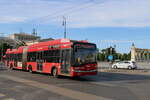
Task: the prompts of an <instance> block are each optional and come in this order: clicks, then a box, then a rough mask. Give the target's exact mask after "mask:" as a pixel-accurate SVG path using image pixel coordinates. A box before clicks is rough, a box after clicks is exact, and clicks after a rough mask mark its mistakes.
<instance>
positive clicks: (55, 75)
mask: <svg viewBox="0 0 150 100" xmlns="http://www.w3.org/2000/svg"><path fill="white" fill-rule="evenodd" d="M52 75H53V77H58V74H57V68H56V67H54V68H53V69H52Z"/></svg>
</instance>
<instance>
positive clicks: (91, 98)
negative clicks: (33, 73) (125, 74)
mask: <svg viewBox="0 0 150 100" xmlns="http://www.w3.org/2000/svg"><path fill="white" fill-rule="evenodd" d="M0 77H3V78H7V79H10V80H13V81H16V82H20V83H24V84H27V85H30V86H33V87H36V88H41V89H45V90H47V91H50V92H53V93H56V94H60V95H63V96H66V97H69V98H72V99H77V100H112V99H110V98H104V97H101V96H96V95H93V94H89V93H84V92H80V91H74V90H71V89H66V88H62V87H57V86H54V85H50V84H45V83H40V82H37V81H32V80H27V79H22V78H19V77H15V76H9V75H0Z"/></svg>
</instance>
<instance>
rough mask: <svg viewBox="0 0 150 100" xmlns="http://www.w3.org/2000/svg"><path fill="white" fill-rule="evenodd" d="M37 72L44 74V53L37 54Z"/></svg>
mask: <svg viewBox="0 0 150 100" xmlns="http://www.w3.org/2000/svg"><path fill="white" fill-rule="evenodd" d="M36 62H37V71H38V72H42V70H43V52H42V51H40V52H37V53H36Z"/></svg>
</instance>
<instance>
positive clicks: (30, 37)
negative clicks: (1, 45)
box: [9, 33, 40, 42]
mask: <svg viewBox="0 0 150 100" xmlns="http://www.w3.org/2000/svg"><path fill="white" fill-rule="evenodd" d="M9 38H11V39H13V40H20V41H24V42H27V41H38V40H40V37H39V36H35V35H31V34H27V33H14V34H11V35H10V36H9Z"/></svg>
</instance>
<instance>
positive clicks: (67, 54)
mask: <svg viewBox="0 0 150 100" xmlns="http://www.w3.org/2000/svg"><path fill="white" fill-rule="evenodd" d="M70 61H71V50H70V49H65V50H62V51H61V73H62V74H68V75H69V74H70Z"/></svg>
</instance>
